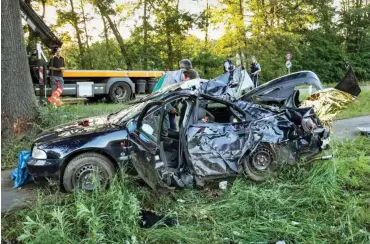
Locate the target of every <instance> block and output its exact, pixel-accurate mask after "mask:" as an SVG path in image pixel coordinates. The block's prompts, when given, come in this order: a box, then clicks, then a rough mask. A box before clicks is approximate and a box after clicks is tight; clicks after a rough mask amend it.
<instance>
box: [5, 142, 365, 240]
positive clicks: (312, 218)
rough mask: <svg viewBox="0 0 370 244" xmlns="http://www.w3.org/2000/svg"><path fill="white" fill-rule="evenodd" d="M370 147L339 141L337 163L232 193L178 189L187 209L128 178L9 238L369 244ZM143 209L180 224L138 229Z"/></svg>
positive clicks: (44, 212) (53, 208)
mask: <svg viewBox="0 0 370 244" xmlns="http://www.w3.org/2000/svg"><path fill="white" fill-rule="evenodd" d="M369 143H370V139H368V138H357V139H355V140H348V141H345V142H339V141H337V142H334V143H333V144H332V148H333V152H334V153H335V155H336V157H334V158H333V159H331V160H326V161H316V162H314V163H312V164H310V165H307V166H305V167H298V166H297V167H293V166H290V167H289V168H287V169H286V170H284V172H282V173H281V174H280V175H279V177H278V178H277V179H275V180H273V181H270V182H265V183H262V184H257V183H254V182H251V181H249V180H246V179H244V178H242V177H239V178H237V179H236V180H232V179H230V180H229V188H228V189H227V190H226V191H222V190H219V189H217V187H216V188H215V187H212V185H209V186H208V189H203V190H194V189H186V190H177V191H176V192H175V195H176V196H177V198H178V199H182V200H184V202H183V201H181V202H180V201H174V200H172V199H171V198H169V197H165V196H162V197H159V198H156V197H155V196H154V194H153V192H152V191H151V190H149V189H148V188H147V187H145V186H139V185H137V183H135V182H134V181H132V180H131V179H130V178H127V177H125V176H123V177H120V178H118V179H116V180H115V181H114V182H113V184H112V186H111V187H110V189H109V190H108V191H106V192H94V193H92V194H83V193H78V194H75V195H72V196H68V197H67V198H66V199H64V200H58V201H54V202H55V203H54V204H51V205H49V204H44V202H43V201H42V200H39V203H38V204H37V206H36V209H35V210H29V211H24V212H23V213H22V214H21V215H19V217H18V219H17V221H16V223H17V224H15V225H14V224H13V232H11V233H10V232H9V231H5V232H4V231H3V234H5V236H8V237H11V236H14V237H18V238H19V240H22V241H23V242H25V243H52V242H53V241H56V242H61V243H77V242H78V243H79V242H82V243H98V242H99V243H135V242H138V243H192V244H193V243H274V242H276V241H278V240H285V241H286V242H287V243H370V201H369V199H370V150H369ZM216 185H217V184H216ZM40 199H42V198H40ZM140 206H141V207H144V208H150V209H154V210H156V211H158V212H160V213H167V214H168V215H169V216H172V217H176V218H178V219H179V225H178V226H174V227H165V228H151V229H139V228H138V220H139V207H140ZM5 219H6V218H5ZM46 240H47V241H46Z"/></svg>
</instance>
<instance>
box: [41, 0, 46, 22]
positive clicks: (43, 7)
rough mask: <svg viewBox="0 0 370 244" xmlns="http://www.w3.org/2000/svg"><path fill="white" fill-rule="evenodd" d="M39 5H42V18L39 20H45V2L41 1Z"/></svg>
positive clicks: (44, 0)
mask: <svg viewBox="0 0 370 244" xmlns="http://www.w3.org/2000/svg"><path fill="white" fill-rule="evenodd" d="M41 4H42V16H41V18H42V19H45V14H46V0H41Z"/></svg>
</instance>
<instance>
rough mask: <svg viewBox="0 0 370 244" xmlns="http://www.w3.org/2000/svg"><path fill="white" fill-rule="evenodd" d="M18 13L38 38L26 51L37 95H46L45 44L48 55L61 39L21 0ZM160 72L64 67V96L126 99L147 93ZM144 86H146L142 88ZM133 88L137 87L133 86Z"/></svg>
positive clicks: (59, 43) (116, 100)
mask: <svg viewBox="0 0 370 244" xmlns="http://www.w3.org/2000/svg"><path fill="white" fill-rule="evenodd" d="M20 6H21V15H22V17H23V19H24V20H25V21H26V22H27V24H28V25H29V26H30V28H31V30H32V32H33V33H34V35H35V36H36V37H38V38H39V41H38V42H37V44H36V48H35V49H34V50H32V51H31V53H30V54H29V66H30V71H31V77H32V82H33V85H34V90H35V93H36V96H40V97H44V98H46V97H47V96H49V95H50V94H51V86H50V74H49V72H48V68H47V65H48V59H47V57H46V55H45V53H44V52H43V49H42V45H41V43H42V44H44V45H45V46H46V47H47V48H48V49H49V50H50V53H51V54H54V53H55V51H56V49H57V48H60V47H62V45H63V42H62V41H61V40H60V39H59V38H58V37H57V36H56V35H55V34H54V33H53V31H52V30H51V29H50V28H49V27H48V26H47V25H46V24H45V22H44V21H43V20H42V18H41V17H40V16H39V15H38V14H37V13H36V12H35V11H34V10H33V9H32V7H31V6H30V5H29V4H28V3H26V2H25V1H24V0H20ZM163 74H164V72H163V71H133V70H64V71H63V78H64V84H65V85H64V89H63V94H62V95H64V96H72V97H73V96H76V97H86V98H88V99H90V100H100V99H103V98H106V99H107V100H108V101H111V102H121V101H127V100H129V99H133V98H135V94H142V93H144V94H145V93H150V92H151V88H152V87H153V86H154V85H155V83H156V80H157V79H158V78H159V77H161V76H162V75H163ZM145 86H146V87H147V88H146V89H145ZM135 88H136V89H135Z"/></svg>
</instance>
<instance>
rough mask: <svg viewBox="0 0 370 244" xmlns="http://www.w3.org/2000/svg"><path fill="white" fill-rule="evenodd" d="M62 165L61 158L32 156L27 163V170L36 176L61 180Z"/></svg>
mask: <svg viewBox="0 0 370 244" xmlns="http://www.w3.org/2000/svg"><path fill="white" fill-rule="evenodd" d="M61 165H62V160H60V159H34V158H32V159H31V160H30V161H28V163H27V170H28V173H29V174H30V175H31V176H32V177H34V178H50V179H53V180H59V176H60V166H61Z"/></svg>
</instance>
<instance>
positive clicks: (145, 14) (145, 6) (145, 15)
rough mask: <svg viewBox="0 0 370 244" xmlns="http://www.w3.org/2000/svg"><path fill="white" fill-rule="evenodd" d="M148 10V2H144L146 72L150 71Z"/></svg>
mask: <svg viewBox="0 0 370 244" xmlns="http://www.w3.org/2000/svg"><path fill="white" fill-rule="evenodd" d="M147 9H148V0H144V17H143V27H144V45H143V52H144V57H143V58H144V61H143V68H144V70H148V16H147Z"/></svg>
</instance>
